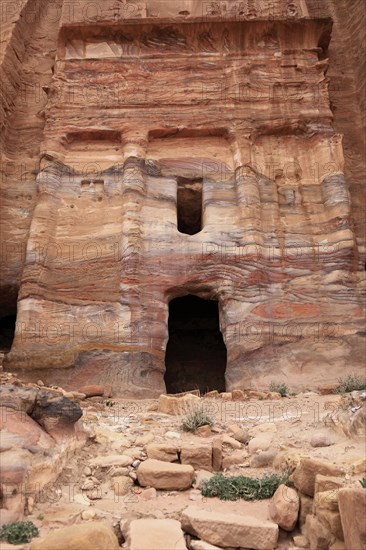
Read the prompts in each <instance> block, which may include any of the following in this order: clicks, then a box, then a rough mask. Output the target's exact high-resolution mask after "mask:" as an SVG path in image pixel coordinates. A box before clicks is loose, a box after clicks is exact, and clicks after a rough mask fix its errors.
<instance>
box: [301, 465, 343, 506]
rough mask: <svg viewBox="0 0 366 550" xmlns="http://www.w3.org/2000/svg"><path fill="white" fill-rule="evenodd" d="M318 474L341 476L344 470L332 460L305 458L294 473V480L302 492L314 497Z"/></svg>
mask: <svg viewBox="0 0 366 550" xmlns="http://www.w3.org/2000/svg"><path fill="white" fill-rule="evenodd" d="M317 474H322V475H325V476H341V475H342V474H343V470H342V468H339V467H338V466H335V465H334V464H332V463H331V462H326V461H322V460H315V459H313V458H303V459H302V460H301V462H300V464H299V465H298V466H297V468H296V469H295V471H294V473H293V474H292V481H293V482H294V485H295V487H296V488H297V489H299V491H301V493H304V494H305V495H308V496H311V497H313V496H314V492H315V478H316V476H317Z"/></svg>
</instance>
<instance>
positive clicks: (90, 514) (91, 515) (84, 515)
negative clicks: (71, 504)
mask: <svg viewBox="0 0 366 550" xmlns="http://www.w3.org/2000/svg"><path fill="white" fill-rule="evenodd" d="M96 515H97V513H96V511H95V510H94V509H93V508H91V509H90V510H83V511H82V512H81V519H83V520H84V521H90V520H92V519H95V517H96Z"/></svg>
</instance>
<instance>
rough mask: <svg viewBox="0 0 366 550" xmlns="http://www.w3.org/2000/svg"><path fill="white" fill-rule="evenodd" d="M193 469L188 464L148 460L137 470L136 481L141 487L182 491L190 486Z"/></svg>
mask: <svg viewBox="0 0 366 550" xmlns="http://www.w3.org/2000/svg"><path fill="white" fill-rule="evenodd" d="M193 476H194V469H193V467H192V466H190V465H188V464H172V463H170V462H163V461H162V460H154V459H152V458H148V459H147V460H145V462H142V463H141V464H140V466H139V467H138V468H137V479H138V482H139V484H140V485H142V486H143V487H155V489H166V490H171V491H173V490H182V489H189V488H190V487H191V486H192V481H193Z"/></svg>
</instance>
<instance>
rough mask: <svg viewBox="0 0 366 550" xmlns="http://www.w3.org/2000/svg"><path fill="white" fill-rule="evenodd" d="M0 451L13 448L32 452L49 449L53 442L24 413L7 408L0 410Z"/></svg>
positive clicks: (53, 444)
mask: <svg viewBox="0 0 366 550" xmlns="http://www.w3.org/2000/svg"><path fill="white" fill-rule="evenodd" d="M0 430H1V439H0V450H1V451H6V450H10V449H13V448H15V447H20V448H22V449H28V450H31V451H32V452H33V451H35V450H36V449H37V448H39V450H42V449H49V448H52V447H54V446H55V441H54V439H52V437H51V436H50V435H48V434H47V433H46V432H45V431H44V430H43V429H42V428H41V426H40V425H39V424H37V422H35V420H33V419H32V418H31V417H30V416H28V415H27V414H26V413H25V412H22V411H17V410H15V409H12V408H9V407H1V408H0Z"/></svg>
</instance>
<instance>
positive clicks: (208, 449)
mask: <svg viewBox="0 0 366 550" xmlns="http://www.w3.org/2000/svg"><path fill="white" fill-rule="evenodd" d="M180 460H181V463H182V464H190V465H191V466H193V468H194V469H195V470H208V471H209V472H211V471H212V444H211V443H201V442H199V443H196V442H193V441H192V442H189V443H184V444H182V447H181V453H180Z"/></svg>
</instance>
